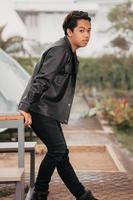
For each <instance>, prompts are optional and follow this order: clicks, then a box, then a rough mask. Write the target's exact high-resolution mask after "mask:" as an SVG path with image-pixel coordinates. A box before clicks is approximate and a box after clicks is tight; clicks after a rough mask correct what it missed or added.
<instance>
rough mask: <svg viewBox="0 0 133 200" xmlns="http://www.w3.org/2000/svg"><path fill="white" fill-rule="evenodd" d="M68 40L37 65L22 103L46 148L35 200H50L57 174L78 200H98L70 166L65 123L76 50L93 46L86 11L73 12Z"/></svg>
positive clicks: (28, 122) (57, 44)
mask: <svg viewBox="0 0 133 200" xmlns="http://www.w3.org/2000/svg"><path fill="white" fill-rule="evenodd" d="M63 29H64V33H65V37H64V38H61V39H60V40H59V41H57V42H55V43H54V44H53V45H52V46H51V47H49V48H48V49H47V50H46V51H45V52H44V53H43V55H42V58H41V60H40V62H39V63H38V64H37V65H36V67H35V70H34V73H33V75H32V77H31V80H30V81H29V83H28V85H27V87H26V89H25V91H24V94H23V96H22V98H21V101H20V103H19V110H20V112H21V114H22V115H23V116H24V119H25V125H31V127H32V129H33V130H34V132H35V133H36V134H37V136H38V137H39V138H40V139H41V141H42V142H43V143H44V144H45V145H46V147H47V149H48V151H47V153H46V155H45V157H44V159H43V160H42V162H41V165H40V168H39V172H38V175H37V179H36V182H35V187H34V192H33V195H32V198H31V199H32V200H46V199H47V196H48V189H49V182H50V180H51V176H52V174H53V172H54V170H55V168H57V171H58V173H59V175H60V177H61V179H62V180H63V182H64V183H65V185H66V186H67V188H68V189H69V190H70V192H71V193H72V194H73V195H74V196H75V198H76V199H77V200H96V198H94V197H93V195H92V193H91V191H86V190H85V188H84V186H83V185H82V184H81V183H80V181H79V180H78V178H77V176H76V174H75V172H74V169H73V167H72V166H71V164H70V162H69V157H68V154H69V150H68V148H67V144H66V141H65V138H64V135H63V131H62V127H61V123H65V124H67V123H68V118H69V114H70V110H71V105H72V101H73V97H74V91H75V85H76V77H77V71H78V60H77V56H76V50H77V49H78V48H80V47H85V46H86V45H87V43H88V42H89V38H90V32H91V19H90V17H89V16H88V13H86V12H82V11H72V12H70V13H69V14H68V15H67V16H66V18H65V20H64V23H63Z"/></svg>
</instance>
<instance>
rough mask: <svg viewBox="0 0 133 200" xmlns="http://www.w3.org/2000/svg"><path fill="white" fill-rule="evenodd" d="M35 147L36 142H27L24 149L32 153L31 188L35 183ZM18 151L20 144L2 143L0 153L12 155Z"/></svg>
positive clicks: (0, 143)
mask: <svg viewBox="0 0 133 200" xmlns="http://www.w3.org/2000/svg"><path fill="white" fill-rule="evenodd" d="M35 146H36V142H25V143H24V149H25V151H26V152H30V187H33V186H34V181H35ZM17 151H18V142H0V153H11V152H17Z"/></svg>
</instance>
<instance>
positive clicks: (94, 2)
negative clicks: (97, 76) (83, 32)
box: [14, 0, 126, 56]
mask: <svg viewBox="0 0 133 200" xmlns="http://www.w3.org/2000/svg"><path fill="white" fill-rule="evenodd" d="M124 1H126V0H108V1H107V0H91V1H90V0H28V1H26V0H14V8H15V10H16V11H17V12H18V14H19V15H20V17H21V18H22V20H23V22H24V24H25V25H26V27H27V32H28V34H27V39H33V40H36V41H39V42H41V43H51V42H54V41H56V40H58V39H59V38H60V37H62V36H63V35H64V33H63V30H62V22H63V20H64V17H65V15H66V14H67V13H68V12H69V11H71V10H84V11H87V12H88V13H89V15H90V16H91V17H92V36H91V40H90V44H89V45H88V46H87V47H86V48H84V49H82V50H79V55H80V56H89V55H93V56H94V55H97V54H98V55H99V54H101V53H103V52H104V51H107V50H106V48H105V46H107V44H108V43H109V41H110V39H111V38H112V35H110V34H108V33H103V32H104V31H105V30H106V29H107V28H108V27H109V25H110V23H109V21H108V20H107V14H108V12H109V10H110V9H111V8H112V7H113V6H115V5H116V4H118V3H122V2H124Z"/></svg>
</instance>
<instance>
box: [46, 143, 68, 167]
mask: <svg viewBox="0 0 133 200" xmlns="http://www.w3.org/2000/svg"><path fill="white" fill-rule="evenodd" d="M68 154H69V150H68V149H67V147H65V146H64V147H61V148H56V149H54V150H48V155H49V156H50V157H51V158H52V159H54V161H55V162H56V163H59V162H61V161H63V160H66V159H67V158H68Z"/></svg>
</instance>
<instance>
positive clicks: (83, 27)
mask: <svg viewBox="0 0 133 200" xmlns="http://www.w3.org/2000/svg"><path fill="white" fill-rule="evenodd" d="M79 28H83V29H85V27H83V26H80V27H79ZM88 30H91V27H89V28H88Z"/></svg>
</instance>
